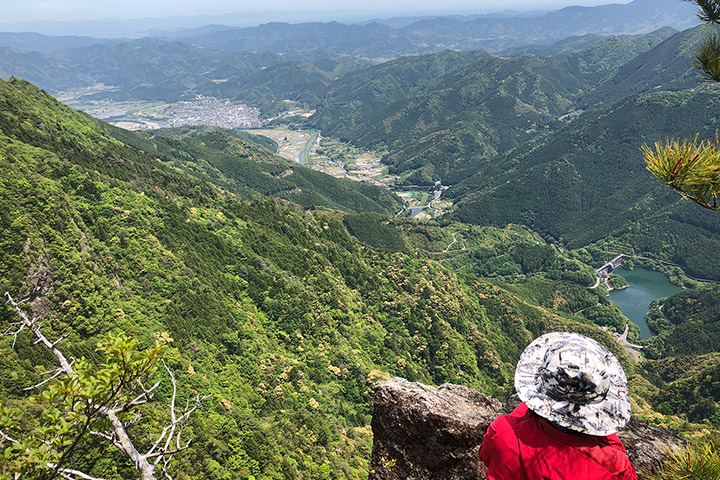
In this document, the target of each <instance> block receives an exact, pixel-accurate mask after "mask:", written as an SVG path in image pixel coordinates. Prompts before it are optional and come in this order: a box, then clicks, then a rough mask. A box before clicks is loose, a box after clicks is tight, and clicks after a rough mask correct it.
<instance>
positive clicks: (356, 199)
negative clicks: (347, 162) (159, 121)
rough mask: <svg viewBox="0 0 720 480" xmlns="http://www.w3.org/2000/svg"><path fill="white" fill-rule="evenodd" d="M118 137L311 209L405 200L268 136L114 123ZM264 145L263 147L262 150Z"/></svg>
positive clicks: (392, 206) (382, 207)
mask: <svg viewBox="0 0 720 480" xmlns="http://www.w3.org/2000/svg"><path fill="white" fill-rule="evenodd" d="M109 131H110V132H112V135H113V136H114V138H117V139H120V140H122V141H124V142H126V143H128V144H131V145H133V146H135V147H136V148H139V149H140V150H142V151H144V152H146V153H148V154H150V155H152V156H153V157H157V158H159V159H160V160H162V161H163V162H166V163H169V164H171V165H174V166H175V167H177V168H179V169H182V170H185V171H187V172H188V173H191V174H193V175H195V176H198V177H200V178H203V179H206V180H208V181H211V182H213V183H215V184H216V185H220V186H222V187H224V188H226V189H228V190H229V191H232V192H235V193H241V194H245V195H249V194H261V195H272V196H275V197H279V198H285V199H287V200H290V201H292V202H295V203H297V204H300V205H302V206H303V207H306V208H315V207H328V208H333V209H337V210H344V211H350V212H381V213H388V214H389V213H395V212H397V211H398V210H400V209H401V208H402V202H401V201H400V199H399V198H398V197H397V196H395V195H393V194H392V193H390V192H389V191H388V190H386V189H384V188H380V187H376V186H373V185H368V184H364V183H359V182H353V181H351V180H346V179H337V178H334V177H331V176H330V175H326V174H323V173H320V172H316V171H314V170H311V169H309V168H305V167H302V166H300V165H297V164H296V163H294V162H292V161H289V160H285V159H283V158H280V157H278V156H276V155H274V154H271V153H270V151H275V149H276V148H277V144H276V143H275V142H274V141H272V140H270V139H269V138H266V137H258V136H256V135H250V134H247V133H244V132H236V131H229V130H223V129H219V128H208V127H200V128H182V129H167V130H157V131H154V132H152V133H144V134H141V135H138V134H136V133H130V132H127V131H125V130H121V129H117V128H113V127H109ZM258 147H261V148H258Z"/></svg>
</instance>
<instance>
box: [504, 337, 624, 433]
mask: <svg viewBox="0 0 720 480" xmlns="http://www.w3.org/2000/svg"><path fill="white" fill-rule="evenodd" d="M563 341H572V342H579V341H580V342H584V343H585V344H586V348H588V349H594V350H596V351H597V352H600V353H601V354H602V356H603V357H604V359H605V360H606V364H607V365H606V368H607V370H606V371H607V374H608V376H609V380H610V388H609V390H608V393H607V395H606V396H605V399H604V400H602V401H600V402H598V403H593V404H586V405H581V404H575V403H571V402H567V401H556V400H553V399H552V398H550V397H549V396H548V395H547V394H546V393H545V392H544V391H543V387H542V381H541V379H540V370H541V368H542V366H543V361H544V358H545V353H546V352H547V350H548V348H549V347H550V345H552V344H555V343H556V342H563ZM515 390H516V391H517V394H518V396H519V397H520V400H522V401H523V402H524V403H525V405H527V407H528V408H529V409H530V410H532V411H533V412H535V413H537V414H538V415H540V416H541V417H543V418H545V419H547V420H550V421H551V422H553V423H555V424H557V425H560V426H561V427H565V428H568V429H570V430H573V431H576V432H581V433H587V434H588V435H595V436H606V435H610V434H613V433H616V432H617V431H618V430H620V429H621V428H622V427H624V426H625V424H627V422H628V421H629V420H630V397H629V394H628V387H627V378H626V377H625V372H624V371H623V369H622V366H621V365H620V362H619V361H618V360H617V358H615V356H614V355H613V354H612V353H611V352H610V351H609V350H608V349H607V348H605V347H604V346H603V345H601V344H600V343H598V342H597V341H595V340H593V339H591V338H587V337H584V336H582V335H578V334H575V333H568V332H555V333H548V334H546V335H543V336H541V337H538V338H537V339H535V340H534V341H533V342H532V343H531V344H530V345H528V347H527V348H526V349H525V351H524V352H523V353H522V355H521V356H520V361H519V362H518V365H517V368H516V369H515Z"/></svg>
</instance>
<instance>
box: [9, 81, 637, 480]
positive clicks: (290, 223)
mask: <svg viewBox="0 0 720 480" xmlns="http://www.w3.org/2000/svg"><path fill="white" fill-rule="evenodd" d="M0 107H1V108H0V172H2V173H0V248H1V251H2V252H3V254H2V256H0V290H2V291H6V290H7V291H10V292H13V293H14V294H15V295H16V296H18V297H22V296H23V295H25V294H27V293H29V292H31V291H32V290H33V289H34V288H35V287H36V286H39V287H42V288H41V289H40V290H41V291H37V292H36V294H40V296H39V297H37V298H35V297H33V298H34V301H33V302H32V306H33V308H34V310H35V312H36V313H37V314H39V315H42V316H43V317H44V318H46V319H47V321H45V322H43V325H44V329H45V332H46V334H47V335H48V336H49V337H51V338H55V337H56V335H60V334H63V333H66V334H68V335H69V337H68V339H67V340H65V341H63V342H62V343H61V344H60V346H61V348H63V349H64V350H65V351H66V352H67V353H68V354H69V355H71V356H73V357H76V358H79V357H80V356H85V357H87V358H89V359H91V360H97V356H98V355H99V354H98V352H97V351H95V347H96V346H97V342H98V339H99V338H101V337H102V336H103V335H104V334H105V333H107V332H119V331H123V332H125V333H126V334H128V335H131V336H133V337H136V338H138V339H139V340H140V341H141V343H142V344H143V345H148V344H150V343H151V342H152V341H153V339H154V338H156V337H157V336H158V335H161V334H162V332H165V333H166V335H164V336H163V337H164V338H166V339H167V338H168V337H169V338H171V339H172V341H171V343H170V348H169V349H168V352H167V353H166V355H165V361H166V362H167V363H168V365H169V367H170V368H171V369H172V370H173V371H174V372H175V374H176V376H177V378H178V381H179V384H180V385H181V392H180V395H181V396H182V397H183V398H184V397H185V396H187V395H188V394H189V393H190V392H203V393H211V394H213V399H212V400H210V401H208V402H206V404H205V405H204V406H203V408H202V409H201V410H199V411H198V412H197V414H196V415H195V416H194V417H193V419H192V422H191V425H190V426H189V428H190V429H191V431H192V432H191V433H192V436H193V437H194V440H193V443H192V446H191V448H190V449H188V450H187V451H184V452H182V454H181V455H178V459H177V463H176V465H175V467H174V468H173V473H174V475H175V477H176V478H209V479H214V478H243V479H246V478H252V477H254V478H262V479H282V478H298V479H323V478H327V479H329V478H352V479H355V478H358V479H359V478H366V476H367V459H368V458H369V447H370V437H369V430H368V428H367V426H368V424H369V420H370V412H371V405H370V394H371V385H372V383H373V382H374V381H375V380H377V379H378V378H383V377H385V376H387V375H388V374H392V375H402V376H404V377H406V378H409V379H412V380H421V381H424V382H429V383H441V382H445V381H450V380H452V381H455V382H461V383H465V384H467V385H470V386H474V387H476V388H479V389H481V390H482V391H484V392H486V393H494V394H496V395H499V396H505V395H506V394H508V393H509V391H510V388H511V383H512V381H511V378H512V375H513V371H514V363H515V362H516V360H517V357H518V355H519V354H520V352H521V350H522V349H523V347H524V346H525V345H526V344H527V342H528V341H529V340H530V339H531V338H533V337H534V336H536V335H538V334H540V333H542V332H544V331H547V330H548V329H556V328H561V329H573V330H577V331H581V332H585V333H587V334H589V335H592V336H595V337H596V338H599V339H601V340H602V341H604V342H605V343H606V344H607V345H608V346H609V347H610V348H612V349H613V350H614V351H616V352H617V353H618V355H620V356H621V357H622V358H623V359H625V357H624V356H623V354H622V353H621V352H619V347H618V345H617V344H616V343H614V342H613V341H612V340H611V339H610V338H609V336H608V335H607V334H606V333H604V332H602V331H600V330H598V329H596V328H594V327H592V326H590V325H583V324H580V323H577V322H576V321H575V320H573V319H571V318H565V317H564V316H561V315H557V314H555V313H552V312H551V311H549V310H547V309H543V308H539V307H536V306H533V305H531V304H529V303H527V302H525V301H523V300H521V299H519V298H518V297H517V296H515V295H513V294H511V293H509V292H507V291H505V290H503V289H501V288H498V287H496V286H493V285H491V284H488V283H486V282H483V281H480V280H477V279H471V278H464V277H458V276H457V275H456V274H454V273H453V272H452V271H451V270H449V269H447V268H445V267H443V266H442V265H441V264H439V263H437V262H434V261H432V260H428V259H425V258H424V257H423V256H422V255H415V254H404V253H392V252H388V251H380V250H374V249H371V248H369V247H366V246H363V245H362V244H360V243H359V242H357V240H355V239H354V238H353V237H352V236H350V235H349V234H348V233H347V231H346V230H345V228H344V226H343V224H342V223H341V221H340V217H341V214H340V213H338V212H335V211H314V212H310V211H305V210H303V209H301V208H300V207H298V206H297V205H295V204H292V203H289V202H286V201H283V200H278V199H264V198H255V199H243V198H241V197H238V196H236V195H233V194H230V193H227V192H224V191H222V190H221V189H219V188H218V187H216V186H214V185H212V184H210V183H208V182H206V181H204V180H201V179H198V178H196V177H193V176H190V175H188V174H187V173H184V172H182V171H179V170H178V169H176V168H173V167H172V166H169V165H166V164H163V162H161V161H158V160H157V159H156V158H155V157H154V156H151V155H148V154H147V153H145V152H143V151H141V150H138V149H137V148H133V147H129V146H128V145H127V144H126V143H124V142H121V141H120V140H117V139H115V138H113V137H112V136H111V135H109V133H108V132H110V131H111V130H110V129H108V128H107V127H103V126H102V124H100V123H99V122H96V121H93V120H91V119H89V118H88V117H86V116H84V115H82V114H79V113H77V112H73V111H72V110H70V109H68V108H66V107H63V106H62V105H60V104H59V103H57V102H56V101H55V100H54V99H52V98H51V97H49V96H48V95H46V94H44V93H43V92H41V91H39V90H37V89H36V88H34V87H32V86H31V85H29V84H27V83H26V82H24V81H22V80H12V81H10V82H0ZM148 141H149V140H148ZM11 319H12V314H11V311H10V310H9V309H8V308H7V307H4V306H3V307H2V308H0V322H2V323H3V324H7V322H9V321H11ZM624 361H625V360H624ZM51 365H52V360H51V359H50V358H48V356H47V355H46V354H45V352H43V351H42V349H40V348H39V347H37V346H35V345H32V344H31V342H30V340H29V338H28V337H25V336H20V337H19V339H18V343H17V345H16V346H15V348H13V346H12V339H11V338H6V337H3V338H2V339H0V376H2V378H3V379H4V380H3V382H2V383H1V384H0V398H2V401H3V404H6V405H12V406H19V407H25V412H26V415H25V417H24V418H23V419H22V422H23V424H27V425H32V424H33V422H35V421H37V412H36V411H34V410H27V408H26V406H27V403H26V398H27V393H25V392H23V391H22V389H23V388H24V387H27V386H28V385H31V384H34V383H36V382H37V381H38V379H39V372H41V371H42V370H46V369H47V367H49V366H51ZM627 367H628V372H629V373H632V371H633V369H632V367H631V366H630V365H629V364H628V365H627ZM163 385H164V386H163V387H162V388H161V389H158V390H157V391H156V396H155V403H153V404H151V405H149V406H148V408H147V409H145V410H144V413H145V416H144V417H143V419H142V421H141V423H140V425H138V426H136V427H134V434H135V437H134V438H135V439H136V441H137V442H138V444H140V445H141V446H142V445H146V444H147V443H148V441H149V438H150V435H153V434H154V431H155V429H156V428H157V427H158V425H160V424H162V422H163V418H162V414H161V413H159V412H161V411H162V410H161V409H160V408H159V407H160V406H161V405H163V404H165V402H166V401H167V399H168V397H169V395H170V389H169V387H168V382H167V380H166V381H165V383H164V384H163ZM69 465H70V466H73V467H77V468H83V469H86V470H88V472H89V473H90V474H92V475H94V476H97V477H103V478H113V479H117V478H132V476H133V473H132V468H131V467H130V466H129V465H128V463H127V460H126V459H124V458H122V457H120V456H118V454H117V453H116V452H115V451H114V450H112V448H111V447H109V446H107V445H106V444H105V443H104V442H103V441H102V440H101V439H97V438H94V439H92V440H89V441H88V442H87V443H86V444H84V445H83V448H82V449H81V451H80V455H79V456H78V457H76V458H75V459H74V460H73V461H72V462H71V464H69Z"/></svg>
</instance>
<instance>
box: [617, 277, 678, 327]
mask: <svg viewBox="0 0 720 480" xmlns="http://www.w3.org/2000/svg"><path fill="white" fill-rule="evenodd" d="M615 273H616V274H618V275H621V276H622V277H623V278H625V280H627V283H628V285H629V286H628V287H627V288H624V289H622V290H613V291H611V292H610V300H612V301H613V302H615V304H616V305H617V306H618V307H620V310H622V312H623V313H624V314H625V316H626V317H628V318H629V319H630V321H631V322H633V323H635V324H636V325H637V326H638V327H640V338H641V339H643V338H649V337H652V336H653V333H652V332H651V331H650V329H649V328H648V326H647V322H646V319H645V316H646V315H647V313H648V310H649V309H650V302H651V301H653V300H655V299H657V298H662V297H669V296H670V295H673V294H674V293H677V292H679V291H680V290H682V289H681V288H680V287H678V286H675V285H673V284H672V283H670V281H669V280H668V278H667V277H666V276H665V275H663V274H662V273H660V272H654V271H652V270H646V269H644V268H635V269H633V270H625V269H624V268H618V269H617V270H615Z"/></svg>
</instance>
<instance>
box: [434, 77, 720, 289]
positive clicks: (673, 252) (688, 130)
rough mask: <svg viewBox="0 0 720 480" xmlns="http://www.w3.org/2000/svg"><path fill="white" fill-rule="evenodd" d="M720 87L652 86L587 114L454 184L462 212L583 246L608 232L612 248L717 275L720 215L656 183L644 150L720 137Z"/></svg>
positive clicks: (463, 218) (482, 220) (451, 192)
mask: <svg viewBox="0 0 720 480" xmlns="http://www.w3.org/2000/svg"><path fill="white" fill-rule="evenodd" d="M717 92H718V91H717V88H715V87H714V86H707V87H703V88H698V89H696V90H694V91H683V92H658V93H653V94H644V95H640V96H637V97H633V98H631V99H628V100H626V101H623V102H620V103H618V104H616V105H614V106H613V107H612V108H610V109H608V110H606V111H604V112H602V113H601V114H588V115H586V116H585V117H584V118H582V119H579V120H578V121H576V122H575V123H573V124H572V125H570V126H569V127H567V128H565V129H564V130H562V131H560V132H558V133H557V134H556V135H554V136H552V137H550V138H549V139H547V140H546V141H538V142H536V143H534V144H529V145H527V146H524V147H522V148H520V149H518V150H517V151H515V152H513V153H512V154H510V155H506V156H502V157H499V158H497V159H494V160H493V162H492V164H490V165H488V166H486V167H485V169H484V170H483V172H482V174H478V175H476V176H474V177H473V178H470V179H468V180H467V181H465V182H463V183H462V184H460V185H459V186H458V187H457V188H454V189H451V190H449V191H448V193H447V195H448V196H449V197H450V198H455V199H456V201H457V204H456V212H455V214H454V217H455V218H457V219H459V220H461V221H466V222H471V223H476V224H486V223H491V224H496V225H505V224H507V223H523V224H526V225H529V226H530V227H532V228H534V229H536V230H539V231H542V232H547V233H549V234H551V235H552V236H554V237H556V238H559V237H562V238H564V239H565V241H566V242H568V244H569V245H570V246H575V247H579V246H583V245H587V244H589V243H592V242H596V241H598V240H600V239H606V240H605V241H604V242H603V243H602V244H601V246H602V247H604V248H605V249H607V250H612V251H617V250H618V249H621V250H623V251H633V252H635V253H644V254H646V255H647V256H650V257H653V258H660V259H664V260H670V261H675V262H677V263H680V264H682V265H683V266H684V267H685V268H686V269H687V270H688V271H689V273H690V274H691V275H695V276H697V277H701V278H718V272H720V268H719V267H720V263H718V262H720V259H718V257H717V256H713V255H709V254H708V253H707V252H710V251H713V250H714V249H716V248H718V246H720V245H719V244H718V240H717V238H718V237H717V234H718V232H720V217H718V216H717V215H713V214H712V212H706V211H703V209H701V208H696V207H695V206H694V205H691V204H690V202H688V201H686V200H683V199H681V198H679V197H677V196H675V195H674V194H672V193H671V192H670V191H669V190H667V189H666V188H664V187H663V186H661V185H660V184H659V183H657V182H655V181H654V179H653V178H652V177H651V175H649V174H648V173H647V172H646V171H645V168H644V164H643V158H642V154H641V152H640V147H641V145H642V144H643V143H644V142H654V141H657V140H659V139H663V138H665V137H666V136H670V137H683V138H687V137H692V136H693V135H695V134H696V133H698V132H699V133H700V136H701V137H703V138H707V137H710V136H712V135H713V134H714V133H715V129H716V112H717V111H718V107H720V104H719V103H718V102H720V97H719V96H718V94H717ZM626 253H629V252H626Z"/></svg>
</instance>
